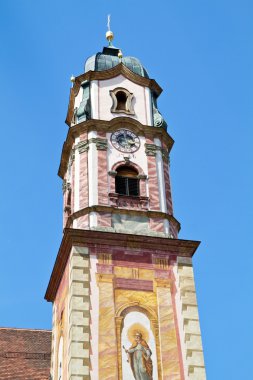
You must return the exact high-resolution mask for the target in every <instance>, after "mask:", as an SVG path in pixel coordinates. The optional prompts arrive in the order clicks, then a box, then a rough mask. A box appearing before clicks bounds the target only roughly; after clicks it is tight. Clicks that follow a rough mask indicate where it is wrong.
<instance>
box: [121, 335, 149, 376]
mask: <svg viewBox="0 0 253 380" xmlns="http://www.w3.org/2000/svg"><path fill="white" fill-rule="evenodd" d="M123 348H124V350H125V352H126V353H127V354H128V361H129V363H130V366H131V368H132V371H133V375H134V378H135V380H153V376H152V372H153V365H152V360H151V355H152V352H151V350H150V348H149V346H148V344H147V342H146V341H145V340H144V339H143V338H142V334H141V333H140V332H137V333H136V334H135V342H134V343H133V344H132V346H131V347H130V348H129V349H128V350H127V349H125V347H124V346H123Z"/></svg>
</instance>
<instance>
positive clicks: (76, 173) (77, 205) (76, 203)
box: [74, 137, 80, 212]
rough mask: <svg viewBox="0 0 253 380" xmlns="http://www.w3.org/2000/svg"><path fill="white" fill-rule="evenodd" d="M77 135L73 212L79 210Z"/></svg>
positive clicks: (78, 139) (76, 140) (77, 138)
mask: <svg viewBox="0 0 253 380" xmlns="http://www.w3.org/2000/svg"><path fill="white" fill-rule="evenodd" d="M79 141H80V138H79V137H76V139H75V148H76V149H75V192H74V212H76V211H78V210H79V191H80V190H79V177H80V154H79V150H78V149H77V146H78V143H79Z"/></svg>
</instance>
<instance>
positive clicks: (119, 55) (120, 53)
mask: <svg viewBox="0 0 253 380" xmlns="http://www.w3.org/2000/svg"><path fill="white" fill-rule="evenodd" d="M118 57H119V59H121V58H122V57H123V53H122V51H121V50H119V52H118Z"/></svg>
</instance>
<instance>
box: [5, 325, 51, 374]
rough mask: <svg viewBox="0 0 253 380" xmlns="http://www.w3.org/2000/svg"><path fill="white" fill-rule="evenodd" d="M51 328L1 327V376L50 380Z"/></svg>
mask: <svg viewBox="0 0 253 380" xmlns="http://www.w3.org/2000/svg"><path fill="white" fill-rule="evenodd" d="M50 352H51V331H49V330H31V329H15V328H0V380H7V379H8V380H48V379H49V373H50Z"/></svg>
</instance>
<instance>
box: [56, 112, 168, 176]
mask: <svg viewBox="0 0 253 380" xmlns="http://www.w3.org/2000/svg"><path fill="white" fill-rule="evenodd" d="M120 128H128V129H130V130H132V131H133V132H135V133H137V134H138V135H139V136H145V137H149V138H155V137H157V138H161V139H162V140H163V141H164V143H165V144H166V146H167V149H168V153H169V152H170V150H171V148H172V146H173V144H174V140H173V138H172V137H171V136H170V135H169V134H168V133H167V132H166V131H165V129H164V128H157V127H153V126H150V125H144V124H141V123H140V122H139V121H138V120H135V119H133V118H130V117H126V116H120V117H115V118H113V119H112V120H96V119H92V120H87V121H83V122H81V123H79V124H76V125H74V126H73V127H71V128H69V130H68V134H67V138H66V141H65V142H64V144H63V148H62V155H61V162H60V167H59V171H58V175H59V176H60V177H61V178H63V177H64V174H65V172H66V170H67V163H68V159H69V154H70V151H71V149H72V146H73V143H74V139H75V137H77V136H80V135H81V134H82V133H85V132H87V133H88V132H89V131H97V132H104V133H106V132H114V131H116V130H117V129H120ZM102 140H103V139H102ZM99 141H100V140H99ZM100 145H101V144H100Z"/></svg>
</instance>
